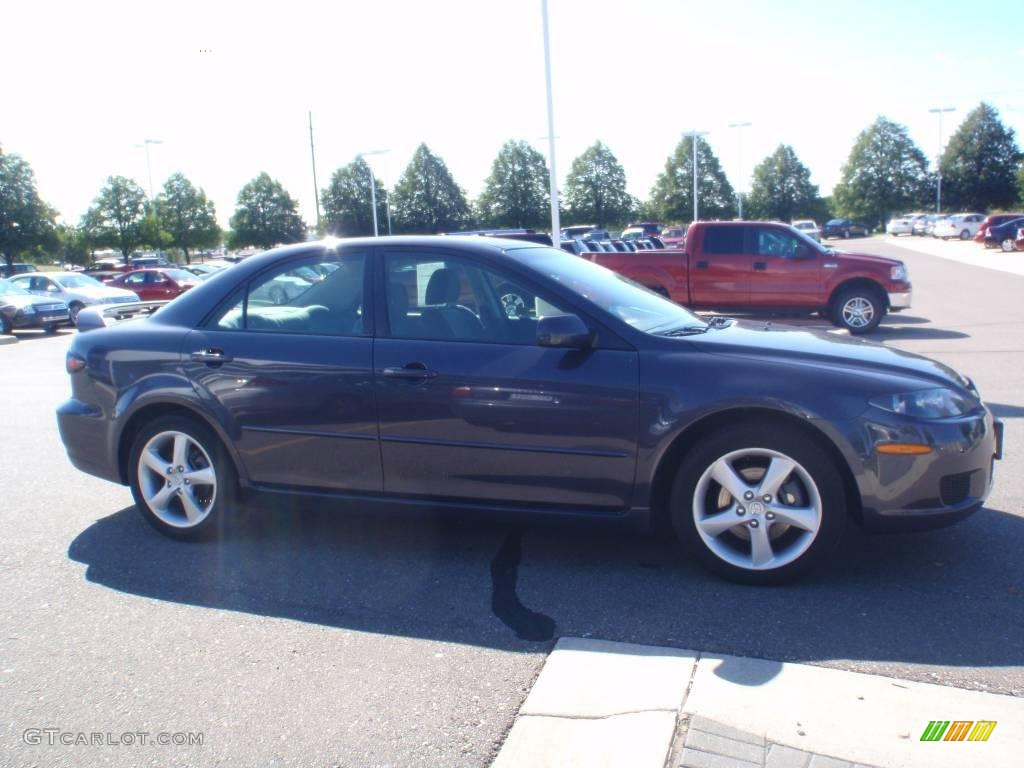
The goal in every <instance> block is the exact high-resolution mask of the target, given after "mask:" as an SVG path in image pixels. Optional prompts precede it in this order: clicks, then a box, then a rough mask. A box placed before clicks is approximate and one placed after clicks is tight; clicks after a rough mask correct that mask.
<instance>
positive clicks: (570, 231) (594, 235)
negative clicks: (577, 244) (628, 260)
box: [561, 224, 611, 240]
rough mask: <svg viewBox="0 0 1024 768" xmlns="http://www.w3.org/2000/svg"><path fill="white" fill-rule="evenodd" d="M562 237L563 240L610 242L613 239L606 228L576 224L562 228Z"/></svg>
mask: <svg viewBox="0 0 1024 768" xmlns="http://www.w3.org/2000/svg"><path fill="white" fill-rule="evenodd" d="M561 236H562V239H563V240H575V239H576V238H582V239H584V240H608V239H610V238H611V235H610V234H609V233H608V230H607V229H605V228H604V227H598V226H596V225H594V224H576V225H573V226H571V227H562V230H561Z"/></svg>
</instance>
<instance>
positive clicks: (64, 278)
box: [10, 272, 139, 323]
mask: <svg viewBox="0 0 1024 768" xmlns="http://www.w3.org/2000/svg"><path fill="white" fill-rule="evenodd" d="M10 280H11V282H12V283H14V284H15V285H20V286H21V287H22V288H25V289H27V290H28V291H29V292H30V293H34V294H36V295H38V296H46V297H48V298H52V299H60V300H61V301H63V302H65V303H66V304H67V305H68V307H69V308H70V311H71V322H72V323H77V320H78V313H79V312H80V311H81V310H82V309H83V308H84V307H92V306H95V305H97V304H103V305H109V304H127V303H129V302H134V301H138V300H139V297H138V295H137V294H135V293H132V292H131V291H126V290H124V289H123V288H112V287H111V286H109V285H104V284H103V283H101V282H100V281H99V280H96V279H95V278H92V277H89V276H88V275H83V274H80V273H79V272H34V273H32V274H29V275H16V276H15V277H12V278H11V279H10Z"/></svg>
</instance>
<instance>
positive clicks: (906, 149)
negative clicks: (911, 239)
mask: <svg viewBox="0 0 1024 768" xmlns="http://www.w3.org/2000/svg"><path fill="white" fill-rule="evenodd" d="M929 179H930V177H929V174H928V161H927V159H926V158H925V155H924V152H922V151H921V149H920V148H919V147H918V146H917V144H915V143H914V141H913V139H911V138H910V134H908V133H907V129H906V128H905V127H904V126H902V125H899V124H898V123H894V122H893V121H892V120H889V119H887V118H885V117H879V118H878V119H877V120H875V122H874V123H872V124H871V125H870V126H868V127H867V128H865V129H864V130H863V131H861V133H860V135H859V136H858V137H857V141H856V142H855V143H854V145H853V149H851V150H850V156H849V158H848V159H847V161H846V164H845V165H844V166H843V169H842V177H841V178H840V181H839V183H838V184H837V185H836V187H835V190H834V193H833V198H834V200H835V207H836V209H837V210H838V212H839V213H840V214H841V215H843V216H848V217H849V218H852V219H859V220H861V221H863V222H864V223H865V224H870V225H872V226H877V225H879V224H884V223H885V222H886V221H888V220H889V218H890V217H892V216H894V215H899V214H900V213H901V212H903V211H907V210H910V209H912V208H917V207H920V206H922V205H924V204H926V203H927V201H928V199H929V197H930V187H931V184H930V181H929Z"/></svg>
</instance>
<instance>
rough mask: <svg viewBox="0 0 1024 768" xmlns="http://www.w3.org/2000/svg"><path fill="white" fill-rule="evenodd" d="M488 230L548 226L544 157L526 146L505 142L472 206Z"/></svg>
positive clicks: (546, 181) (547, 192)
mask: <svg viewBox="0 0 1024 768" xmlns="http://www.w3.org/2000/svg"><path fill="white" fill-rule="evenodd" d="M476 210H477V217H478V218H479V219H480V223H481V224H483V225H484V226H488V227H507V228H517V229H518V228H531V229H535V228H540V227H543V226H550V223H551V212H550V211H551V193H550V175H549V174H548V165H547V163H546V162H545V161H544V155H542V154H541V153H540V152H538V151H537V150H536V149H534V148H533V147H531V146H530V145H529V143H527V142H525V141H522V140H519V141H514V140H513V141H507V142H505V144H504V145H503V146H502V148H501V150H500V151H499V152H498V156H497V157H496V158H494V163H493V164H492V165H491V175H490V176H488V177H487V180H486V181H485V182H484V189H483V192H482V193H481V194H480V198H479V199H478V200H477V203H476Z"/></svg>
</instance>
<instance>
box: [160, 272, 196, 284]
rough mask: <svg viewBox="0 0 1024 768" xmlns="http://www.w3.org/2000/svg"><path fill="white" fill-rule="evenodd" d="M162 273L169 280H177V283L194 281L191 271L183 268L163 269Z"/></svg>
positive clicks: (194, 277)
mask: <svg viewBox="0 0 1024 768" xmlns="http://www.w3.org/2000/svg"><path fill="white" fill-rule="evenodd" d="M164 274H165V275H167V277H169V278H171V280H177V281H178V282H179V283H182V282H184V283H191V282H195V279H196V276H195V275H193V274H192V273H191V272H186V271H185V270H184V269H165V270H164Z"/></svg>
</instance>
